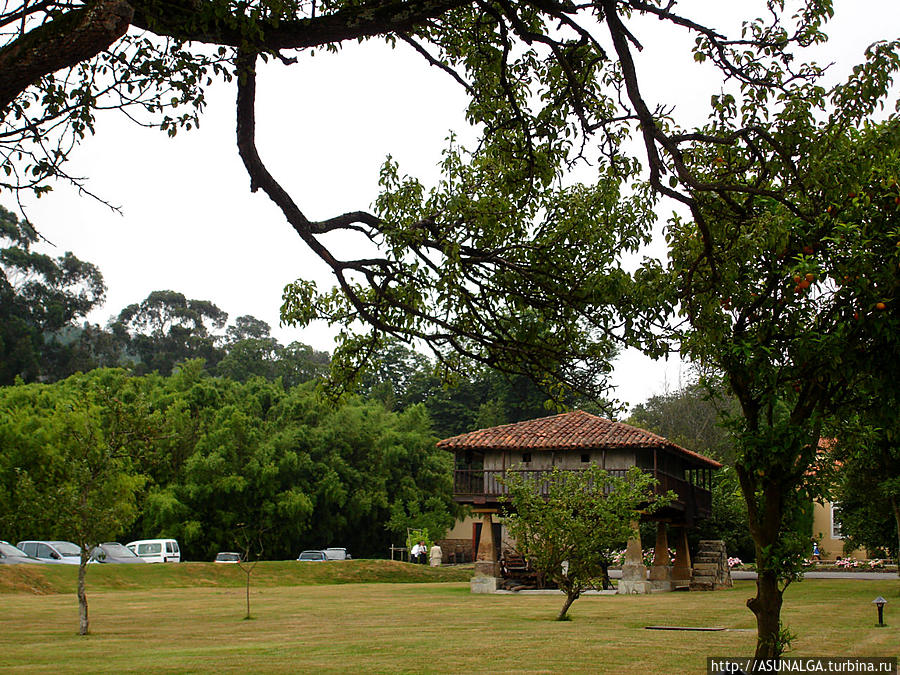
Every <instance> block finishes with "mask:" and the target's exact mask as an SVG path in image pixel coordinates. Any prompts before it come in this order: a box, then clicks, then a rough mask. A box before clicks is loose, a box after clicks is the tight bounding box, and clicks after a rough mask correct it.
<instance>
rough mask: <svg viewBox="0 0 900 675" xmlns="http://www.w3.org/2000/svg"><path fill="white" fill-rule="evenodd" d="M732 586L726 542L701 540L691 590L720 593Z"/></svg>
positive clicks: (695, 558) (695, 559)
mask: <svg viewBox="0 0 900 675" xmlns="http://www.w3.org/2000/svg"><path fill="white" fill-rule="evenodd" d="M732 585H733V584H732V581H731V568H730V567H729V566H728V553H726V551H725V542H724V541H721V540H719V539H706V540H701V542H700V548H699V549H698V550H697V555H696V556H695V557H694V576H693V578H692V579H691V590H692V591H718V590H721V589H723V588H731V587H732Z"/></svg>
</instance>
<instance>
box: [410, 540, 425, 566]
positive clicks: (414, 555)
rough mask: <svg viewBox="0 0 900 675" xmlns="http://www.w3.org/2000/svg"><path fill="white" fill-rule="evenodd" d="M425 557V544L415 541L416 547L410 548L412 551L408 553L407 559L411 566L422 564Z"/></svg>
mask: <svg viewBox="0 0 900 675" xmlns="http://www.w3.org/2000/svg"><path fill="white" fill-rule="evenodd" d="M424 557H425V542H423V541H417V542H416V545H415V546H413V547H412V550H411V551H410V552H409V559H410V561H411V562H412V563H413V564H416V565H419V564H421V563H423V562H424Z"/></svg>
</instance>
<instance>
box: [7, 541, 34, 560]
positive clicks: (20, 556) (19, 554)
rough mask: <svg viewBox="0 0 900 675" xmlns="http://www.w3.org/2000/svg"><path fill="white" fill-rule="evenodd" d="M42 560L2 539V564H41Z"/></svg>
mask: <svg viewBox="0 0 900 675" xmlns="http://www.w3.org/2000/svg"><path fill="white" fill-rule="evenodd" d="M41 562H42V561H41V560H38V559H37V558H33V557H32V556H30V555H28V554H27V553H25V551H23V550H22V549H20V548H16V547H15V546H13V545H12V544H10V543H8V542H5V541H0V565H15V564H17V563H34V564H38V565H40V564H41Z"/></svg>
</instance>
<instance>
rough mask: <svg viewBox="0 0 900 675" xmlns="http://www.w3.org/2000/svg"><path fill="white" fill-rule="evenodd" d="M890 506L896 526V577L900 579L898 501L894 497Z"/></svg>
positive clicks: (899, 503) (899, 516)
mask: <svg viewBox="0 0 900 675" xmlns="http://www.w3.org/2000/svg"><path fill="white" fill-rule="evenodd" d="M891 506H892V507H893V509H894V523H895V524H896V525H897V558H896V560H895V561H894V562H896V563H897V576H898V577H900V500H898V499H897V497H896V496H894V497H891Z"/></svg>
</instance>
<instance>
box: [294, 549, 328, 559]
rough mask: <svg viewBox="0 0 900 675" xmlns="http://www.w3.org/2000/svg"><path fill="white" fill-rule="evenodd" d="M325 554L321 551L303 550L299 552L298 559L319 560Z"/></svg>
mask: <svg viewBox="0 0 900 675" xmlns="http://www.w3.org/2000/svg"><path fill="white" fill-rule="evenodd" d="M324 557H325V554H324V553H322V552H321V551H304V552H303V553H301V554H300V560H321V559H322V558H324Z"/></svg>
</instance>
